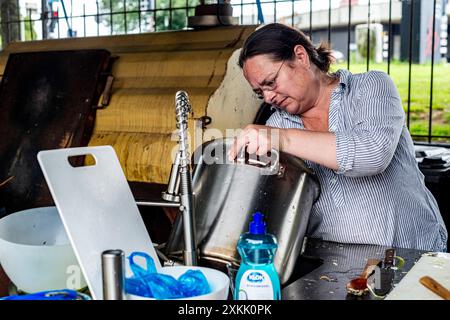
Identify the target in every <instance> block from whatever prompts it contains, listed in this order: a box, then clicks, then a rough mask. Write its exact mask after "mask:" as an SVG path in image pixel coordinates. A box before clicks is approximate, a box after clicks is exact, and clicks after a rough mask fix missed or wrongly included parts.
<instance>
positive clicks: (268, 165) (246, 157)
mask: <svg viewBox="0 0 450 320" xmlns="http://www.w3.org/2000/svg"><path fill="white" fill-rule="evenodd" d="M258 158H259V159H258ZM236 161H237V163H239V164H248V165H253V166H257V167H259V168H261V169H263V170H264V172H267V173H266V174H278V171H279V170H280V154H279V152H278V151H277V150H275V149H271V151H270V155H263V156H256V154H249V153H248V152H247V146H246V145H245V146H243V147H242V148H241V150H239V152H238V155H237V157H236Z"/></svg>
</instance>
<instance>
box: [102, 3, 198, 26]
mask: <svg viewBox="0 0 450 320" xmlns="http://www.w3.org/2000/svg"><path fill="white" fill-rule="evenodd" d="M143 2H144V1H139V0H101V1H100V2H99V6H100V14H101V17H100V20H101V21H103V22H104V23H105V24H106V25H107V26H109V27H111V29H112V33H113V34H122V33H128V32H134V31H136V30H139V27H140V26H139V24H141V28H143V27H144V24H145V23H146V22H148V21H151V24H152V25H153V21H154V19H155V17H156V21H155V30H156V31H161V30H180V29H183V28H185V27H186V23H187V17H186V9H185V7H186V5H188V6H192V7H193V6H195V5H197V4H198V3H199V1H198V3H197V1H195V0H156V10H157V11H156V14H155V13H154V12H153V11H151V12H150V11H146V10H145V8H144V9H142V11H141V13H140V15H139V7H140V5H141V4H142V3H143ZM170 8H172V10H170ZM173 8H180V9H173ZM125 12H126V13H125ZM110 13H113V14H112V15H111V14H110ZM189 14H193V9H191V10H190V11H189ZM144 30H145V28H144Z"/></svg>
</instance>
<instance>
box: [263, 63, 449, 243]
mask: <svg viewBox="0 0 450 320" xmlns="http://www.w3.org/2000/svg"><path fill="white" fill-rule="evenodd" d="M336 74H337V75H338V76H339V78H340V83H339V85H338V86H337V87H336V88H335V90H334V91H333V93H332V95H331V102H330V109H329V124H328V126H329V131H330V132H334V133H335V135H336V149H337V150H336V152H337V161H338V165H339V169H338V170H337V171H334V170H332V169H328V168H326V167H324V166H321V165H318V164H316V163H314V162H311V161H306V163H307V164H308V166H309V167H310V168H311V169H312V170H313V171H314V172H315V173H316V175H317V177H318V180H319V183H320V186H321V194H320V196H319V199H318V200H317V201H316V203H315V204H314V206H313V208H312V211H311V217H310V222H309V227H308V235H309V236H310V237H315V238H322V239H323V240H328V241H335V242H343V243H362V244H379V245H385V246H394V247H402V248H415V249H422V250H430V251H445V250H446V242H447V230H446V228H445V224H444V222H443V220H442V217H441V214H440V212H439V208H438V205H437V203H436V200H435V199H434V197H433V195H432V194H431V192H430V191H429V190H428V189H427V188H426V186H425V184H424V176H423V174H422V173H421V172H420V170H419V168H418V165H417V162H416V159H415V155H414V154H415V153H414V145H413V141H412V139H411V136H410V134H409V131H408V129H407V127H406V125H405V113H404V111H403V108H402V104H401V100H400V97H399V94H398V92H397V89H396V88H395V85H394V83H393V82H392V80H391V78H390V77H389V76H388V75H387V74H386V73H384V72H379V71H369V72H366V73H362V74H351V73H350V72H349V71H347V70H339V71H337V73H336ZM275 108H276V110H275V112H274V113H273V114H272V116H271V117H270V118H269V119H268V120H267V122H266V125H268V126H271V127H278V128H298V129H303V130H306V129H305V128H304V126H303V123H302V119H301V117H300V116H298V115H292V114H289V113H288V112H286V111H284V110H281V109H279V108H277V107H275Z"/></svg>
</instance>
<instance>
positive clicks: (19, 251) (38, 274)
mask: <svg viewBox="0 0 450 320" xmlns="http://www.w3.org/2000/svg"><path fill="white" fill-rule="evenodd" d="M0 264H1V265H2V267H3V269H4V270H5V272H6V274H7V275H8V277H9V278H10V279H11V281H12V282H13V283H14V284H15V285H16V287H17V289H19V290H21V291H24V292H26V293H34V292H39V291H48V290H60V289H74V290H77V289H80V288H83V287H85V286H86V281H85V279H84V277H83V274H82V271H81V268H80V267H79V265H78V261H77V258H76V256H75V253H74V252H73V249H72V246H71V244H70V242H69V239H68V237H67V234H66V231H65V229H64V226H63V224H62V221H61V218H60V217H59V214H58V211H57V209H56V207H43V208H34V209H28V210H24V211H19V212H15V213H13V214H10V215H8V216H6V217H4V218H2V219H0Z"/></svg>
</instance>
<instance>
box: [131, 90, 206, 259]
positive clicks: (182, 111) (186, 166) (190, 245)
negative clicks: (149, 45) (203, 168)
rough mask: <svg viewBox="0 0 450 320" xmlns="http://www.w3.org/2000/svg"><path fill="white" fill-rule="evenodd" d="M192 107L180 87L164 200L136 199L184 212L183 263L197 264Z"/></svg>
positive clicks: (176, 96) (140, 203)
mask: <svg viewBox="0 0 450 320" xmlns="http://www.w3.org/2000/svg"><path fill="white" fill-rule="evenodd" d="M191 111H192V108H191V105H190V102H189V97H188V95H187V93H186V92H184V91H178V92H177V93H176V95H175V119H176V122H177V129H178V138H179V147H178V152H177V154H176V157H175V161H174V163H173V164H172V168H171V170H170V178H169V183H168V185H167V191H165V192H163V193H162V198H163V200H165V201H164V202H144V201H142V202H137V204H138V205H142V206H160V207H178V208H179V210H180V211H181V213H182V214H183V233H184V243H185V248H184V252H183V258H184V264H185V265H187V266H195V265H197V253H196V250H197V246H196V243H195V242H196V237H195V223H194V205H193V196H192V194H193V193H192V176H191V170H190V161H189V145H188V139H187V135H188V132H187V129H188V126H187V123H188V115H189V113H190V112H191Z"/></svg>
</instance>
